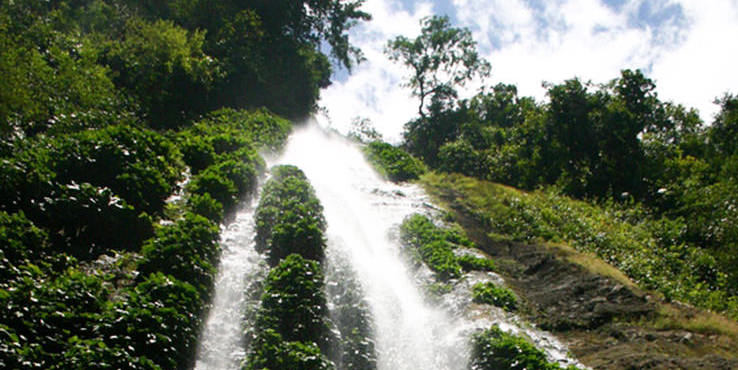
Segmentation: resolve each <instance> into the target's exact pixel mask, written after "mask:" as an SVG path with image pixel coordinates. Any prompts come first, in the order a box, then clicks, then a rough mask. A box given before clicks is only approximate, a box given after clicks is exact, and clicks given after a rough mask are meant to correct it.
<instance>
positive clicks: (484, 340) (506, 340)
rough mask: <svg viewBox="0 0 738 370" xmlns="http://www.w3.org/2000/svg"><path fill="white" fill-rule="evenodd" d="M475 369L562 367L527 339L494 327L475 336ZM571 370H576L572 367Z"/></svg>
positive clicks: (473, 366) (548, 368)
mask: <svg viewBox="0 0 738 370" xmlns="http://www.w3.org/2000/svg"><path fill="white" fill-rule="evenodd" d="M470 368H471V369H472V370H496V369H513V370H526V369H527V370H532V369H535V370H559V369H561V366H559V364H557V363H552V362H548V360H546V355H545V354H544V353H543V351H541V350H539V349H538V348H536V347H534V346H533V345H532V344H530V343H528V342H527V341H526V340H525V339H523V338H521V337H518V336H514V335H511V334H507V333H505V332H503V331H502V330H500V329H499V328H498V327H492V328H490V329H487V330H484V331H482V332H479V333H477V334H475V335H474V337H473V339H472V361H471V366H470ZM567 369H568V370H576V367H574V366H569V367H568V368H567Z"/></svg>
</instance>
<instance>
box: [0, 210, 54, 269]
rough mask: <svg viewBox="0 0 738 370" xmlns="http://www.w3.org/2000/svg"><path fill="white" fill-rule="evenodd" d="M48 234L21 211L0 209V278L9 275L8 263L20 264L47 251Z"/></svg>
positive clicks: (34, 258)
mask: <svg viewBox="0 0 738 370" xmlns="http://www.w3.org/2000/svg"><path fill="white" fill-rule="evenodd" d="M48 238H49V236H48V235H47V234H46V232H45V231H44V230H42V229H39V228H38V227H36V225H34V224H33V222H31V221H29V220H28V219H27V218H26V216H25V215H24V214H23V212H19V213H14V214H8V213H6V212H4V211H0V245H2V246H3V247H2V249H0V278H2V279H7V278H9V277H10V276H9V275H10V274H9V273H10V270H9V269H10V265H16V266H17V265H22V264H25V263H27V262H30V261H31V260H36V259H38V258H39V257H40V256H41V255H43V254H44V253H45V252H47V251H48Z"/></svg>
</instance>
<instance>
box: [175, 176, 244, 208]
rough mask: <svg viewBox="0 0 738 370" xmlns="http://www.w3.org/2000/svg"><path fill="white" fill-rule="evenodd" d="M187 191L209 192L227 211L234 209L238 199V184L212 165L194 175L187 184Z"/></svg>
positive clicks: (193, 192) (195, 192)
mask: <svg viewBox="0 0 738 370" xmlns="http://www.w3.org/2000/svg"><path fill="white" fill-rule="evenodd" d="M187 191H188V192H189V193H191V194H198V195H205V194H208V195H209V196H210V197H211V198H213V199H215V200H217V201H218V202H219V203H220V204H222V205H223V209H224V210H227V211H230V210H232V209H233V208H234V207H235V206H236V202H237V200H238V188H237V187H236V184H234V183H233V181H232V180H231V179H229V178H228V177H226V176H224V174H223V173H221V172H220V171H218V170H216V169H215V168H214V167H212V166H211V167H208V168H207V169H205V170H204V171H202V172H200V173H199V174H197V175H196V176H194V177H193V178H192V180H191V181H190V183H189V184H187Z"/></svg>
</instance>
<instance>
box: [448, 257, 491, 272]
mask: <svg viewBox="0 0 738 370" xmlns="http://www.w3.org/2000/svg"><path fill="white" fill-rule="evenodd" d="M456 261H457V262H459V266H461V269H462V270H464V271H495V262H494V261H492V260H491V259H489V258H481V257H477V256H473V255H471V254H463V255H461V256H458V257H457V258H456Z"/></svg>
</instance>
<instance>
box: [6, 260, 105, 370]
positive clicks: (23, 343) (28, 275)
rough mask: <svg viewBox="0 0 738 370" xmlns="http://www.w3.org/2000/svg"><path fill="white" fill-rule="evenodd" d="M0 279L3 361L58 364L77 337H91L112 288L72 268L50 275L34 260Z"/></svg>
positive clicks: (26, 364)
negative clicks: (0, 281) (34, 262)
mask: <svg viewBox="0 0 738 370" xmlns="http://www.w3.org/2000/svg"><path fill="white" fill-rule="evenodd" d="M16 269H17V270H15V271H14V272H15V276H14V277H13V278H11V279H8V280H4V281H3V282H2V283H0V287H1V288H2V289H0V317H2V319H1V320H0V336H2V339H3V340H2V343H3V344H2V345H0V363H3V364H4V365H5V366H8V367H9V368H18V369H20V368H28V369H47V368H52V367H53V366H56V364H57V363H58V362H60V361H61V357H62V355H63V354H64V352H65V350H66V349H67V346H68V342H69V341H70V340H72V338H75V337H77V338H92V337H94V335H95V332H94V330H95V329H94V328H95V327H96V325H97V324H98V322H99V317H100V314H101V313H102V311H103V309H104V305H105V300H106V298H107V294H108V291H107V289H106V288H105V287H104V286H103V281H102V280H101V279H100V278H99V277H97V276H89V275H87V274H86V273H84V272H81V271H78V270H74V269H69V270H67V271H64V272H63V273H61V274H59V275H57V276H49V275H48V274H47V271H42V270H41V268H39V266H36V265H33V264H26V265H20V266H17V267H16Z"/></svg>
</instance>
